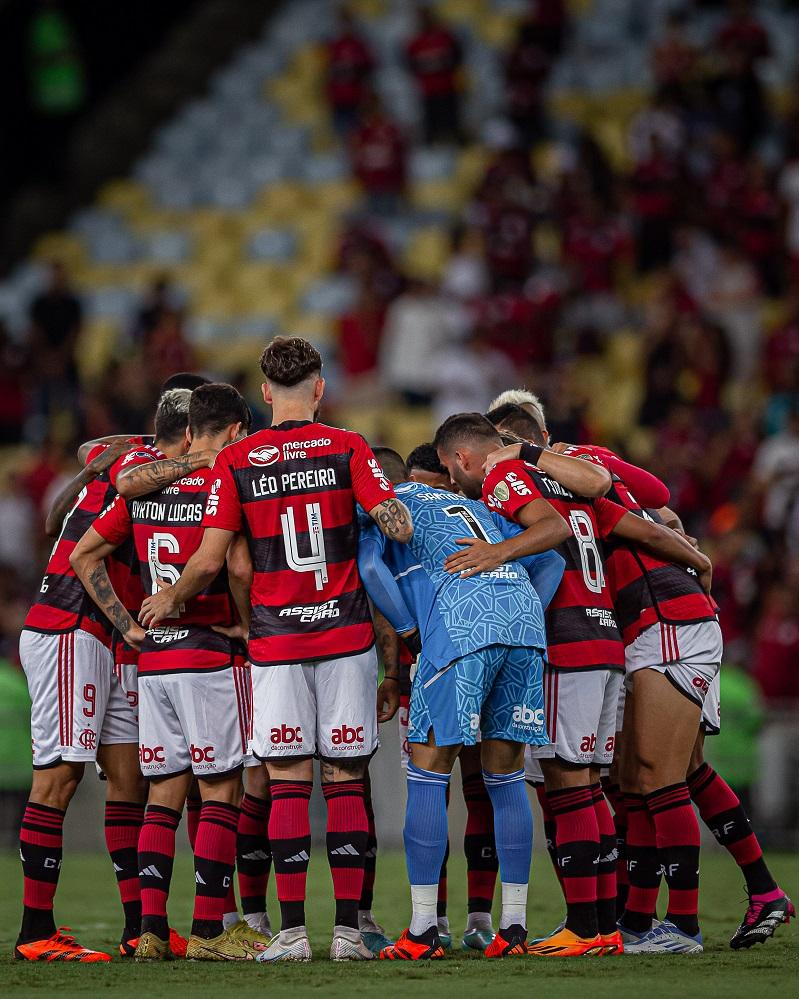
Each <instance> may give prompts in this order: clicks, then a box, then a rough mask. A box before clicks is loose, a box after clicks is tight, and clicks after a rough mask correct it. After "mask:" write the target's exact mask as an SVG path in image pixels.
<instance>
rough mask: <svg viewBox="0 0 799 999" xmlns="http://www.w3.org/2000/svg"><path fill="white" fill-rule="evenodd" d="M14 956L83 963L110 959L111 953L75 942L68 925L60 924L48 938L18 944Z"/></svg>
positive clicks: (29, 959)
mask: <svg viewBox="0 0 799 999" xmlns="http://www.w3.org/2000/svg"><path fill="white" fill-rule="evenodd" d="M14 957H15V958H16V959H17V960H18V961H78V962H80V963H81V964H98V963H100V962H103V961H110V960H111V955H110V954H104V953H103V952H102V951H99V950H88V948H86V947H81V946H80V944H78V943H76V942H75V938H74V937H73V936H72V934H71V933H70V932H69V927H68V926H59V927H58V929H57V930H56V931H55V933H54V934H53V935H52V936H51V937H48V938H47V939H46V940H29V941H28V943H20V944H17V945H16V947H15V948H14Z"/></svg>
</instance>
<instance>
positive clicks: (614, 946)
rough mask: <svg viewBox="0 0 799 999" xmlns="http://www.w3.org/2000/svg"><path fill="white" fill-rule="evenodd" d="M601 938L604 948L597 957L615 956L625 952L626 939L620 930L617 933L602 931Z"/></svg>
mask: <svg viewBox="0 0 799 999" xmlns="http://www.w3.org/2000/svg"><path fill="white" fill-rule="evenodd" d="M599 939H600V940H601V941H602V950H601V951H600V952H599V954H597V957H613V956H614V955H615V954H623V953H624V940H623V939H622V935H621V932H620V931H619V930H616V931H615V933H600V934H599Z"/></svg>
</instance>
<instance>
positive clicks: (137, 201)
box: [97, 177, 152, 217]
mask: <svg viewBox="0 0 799 999" xmlns="http://www.w3.org/2000/svg"><path fill="white" fill-rule="evenodd" d="M97 201H98V202H99V204H101V205H102V206H103V208H109V209H111V210H112V211H117V212H119V213H120V214H122V215H128V216H131V217H133V216H135V215H136V213H137V212H143V211H147V210H148V209H150V208H152V198H151V197H150V192H149V191H148V190H147V188H146V187H145V186H144V184H140V183H139V182H138V181H136V180H130V179H129V178H127V177H120V178H119V179H117V180H110V181H108V183H107V184H104V185H103V186H102V188H101V189H100V193H99V195H98V196H97Z"/></svg>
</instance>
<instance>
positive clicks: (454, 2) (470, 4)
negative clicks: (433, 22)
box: [436, 0, 486, 28]
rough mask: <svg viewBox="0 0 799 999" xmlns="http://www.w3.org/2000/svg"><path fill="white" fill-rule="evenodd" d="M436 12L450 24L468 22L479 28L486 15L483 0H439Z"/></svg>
mask: <svg viewBox="0 0 799 999" xmlns="http://www.w3.org/2000/svg"><path fill="white" fill-rule="evenodd" d="M436 13H437V14H438V16H439V17H440V18H441V19H442V20H444V21H449V22H450V23H451V24H468V25H473V26H474V27H475V28H479V26H480V24H481V23H482V21H483V20H484V18H485V16H486V4H485V0H439V3H438V4H437V5H436Z"/></svg>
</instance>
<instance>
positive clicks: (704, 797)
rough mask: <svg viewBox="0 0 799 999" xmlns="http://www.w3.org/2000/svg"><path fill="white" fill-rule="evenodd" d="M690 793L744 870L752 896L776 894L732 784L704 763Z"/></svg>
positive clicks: (690, 779) (692, 777)
mask: <svg viewBox="0 0 799 999" xmlns="http://www.w3.org/2000/svg"><path fill="white" fill-rule="evenodd" d="M688 789H689V791H690V792H691V800H692V801H693V803H694V804H695V805H696V807H697V808H698V809H699V814H700V815H701V816H702V821H703V822H704V823H705V825H706V826H707V827H708V829H710V831H711V832H712V833H713V835H714V836H715V837H716V840H717V841H718V843H719V844H720V845H721V846H723V847H724V848H725V849H726V850H728V851H729V852H730V853H731V854H732V857H733V859H734V860H735V863H736V864H737V865H738V866H739V867H740V868H741V873H742V874H743V876H744V878H745V879H746V887H747V890H748V891H749V893H750V895H752V896H753V897H755V896H757V895H767V894H769V893H770V892H773V891H776V889H777V882H776V881H775V880H774V878H773V877H772V875H771V871H770V870H769V869H768V866H767V865H766V861H765V860H764V859H763V851H762V850H761V848H760V843H759V842H758V840H757V836H755V834H754V832H753V831H752V826H751V823H750V822H749V816H748V815H747V814H746V811H745V810H744V807H743V805H742V804H741V799H740V798H739V797H738V795H737V794H736V793H735V791H733V789H732V788H731V787H730V786H729V784H727V782H726V781H725V780H724V779H723V778H722V777H720V776H719V774H717V773H716V771H715V770H714V769H713V768H712V767H711V766H709V765H708V764H707V763H703V764H702V765H701V766H700V767H698V768H697V769H696V770H694V772H693V773H692V774H690V775H689V777H688Z"/></svg>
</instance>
